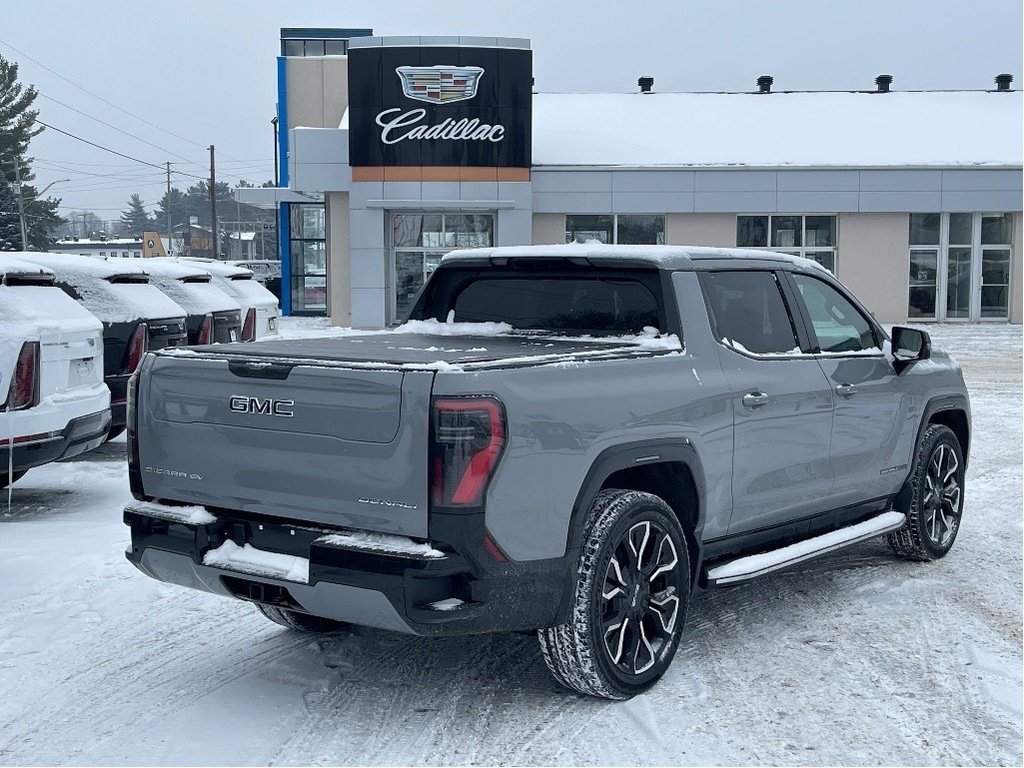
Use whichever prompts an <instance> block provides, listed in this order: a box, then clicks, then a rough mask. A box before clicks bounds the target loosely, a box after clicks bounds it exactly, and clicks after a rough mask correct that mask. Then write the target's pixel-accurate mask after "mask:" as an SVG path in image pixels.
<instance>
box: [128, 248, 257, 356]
mask: <svg viewBox="0 0 1024 768" xmlns="http://www.w3.org/2000/svg"><path fill="white" fill-rule="evenodd" d="M109 261H111V262H129V261H130V260H129V259H121V258H117V259H109ZM132 263H134V264H138V263H139V262H138V261H135V262H132ZM143 266H144V269H145V270H146V272H147V273H149V281H150V283H152V284H153V285H155V286H156V287H157V288H159V289H160V290H161V291H162V292H163V293H164V295H166V296H167V297H168V298H169V299H171V300H172V301H173V302H174V303H175V304H178V305H180V306H181V308H182V309H184V310H185V325H186V329H187V332H188V343H189V344H214V343H227V342H231V341H240V340H241V338H242V307H241V305H240V304H239V303H238V301H236V300H235V299H233V298H232V297H231V296H228V295H227V294H226V293H224V291H222V290H221V289H220V288H218V287H217V286H216V285H214V284H213V282H212V281H213V277H212V276H211V275H210V273H209V272H207V271H205V270H203V269H202V267H200V266H199V265H198V264H189V263H188V262H181V261H178V260H177V259H172V258H155V259H146V261H145V263H144V265H143Z"/></svg>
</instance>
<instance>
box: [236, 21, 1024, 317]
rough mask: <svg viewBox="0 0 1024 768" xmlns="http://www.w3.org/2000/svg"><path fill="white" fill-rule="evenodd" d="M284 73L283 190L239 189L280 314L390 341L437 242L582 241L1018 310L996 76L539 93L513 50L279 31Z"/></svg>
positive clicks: (929, 304) (1017, 117)
mask: <svg viewBox="0 0 1024 768" xmlns="http://www.w3.org/2000/svg"><path fill="white" fill-rule="evenodd" d="M638 74H639V73H638ZM277 78H278V103H277V115H276V118H275V119H274V121H273V123H274V130H275V142H276V149H277V153H278V181H279V185H278V187H277V188H276V189H240V190H236V196H237V197H238V199H239V200H240V201H242V202H247V203H252V204H258V205H263V206H266V207H276V208H277V209H278V232H279V238H280V248H281V260H282V276H283V277H282V282H283V284H282V294H283V296H282V309H283V310H284V312H285V313H286V314H327V315H329V316H330V318H331V320H332V322H333V323H335V324H338V325H352V326H355V327H360V328H376V327H382V326H385V325H387V324H389V323H392V322H394V321H396V320H401V319H402V318H403V316H404V313H405V312H406V311H407V310H408V308H409V306H410V304H411V302H412V300H413V298H414V297H415V295H416V293H417V291H418V290H419V288H420V286H421V285H422V284H423V281H424V280H425V279H426V277H427V276H428V275H429V274H430V272H431V271H432V270H433V269H434V268H435V267H436V266H437V264H438V263H439V261H440V259H441V257H442V256H443V255H444V254H445V253H446V252H447V251H449V250H453V249H455V248H467V247H475V246H491V245H498V246H501V245H521V244H527V243H537V244H540V243H563V242H571V241H573V240H587V239H591V238H596V239H598V240H601V241H602V242H607V243H650V244H661V243H668V244H680V245H684V244H685V245H712V246H744V247H753V248H768V249H773V250H780V251H785V252H788V253H794V254H799V255H801V256H806V257H808V258H812V259H815V260H817V261H819V262H820V263H822V264H823V265H824V266H826V267H827V268H828V269H830V270H832V271H833V272H834V273H835V274H836V275H837V276H838V277H839V278H840V279H841V280H842V281H843V282H845V283H846V284H847V285H849V286H850V287H851V288H852V289H853V290H854V291H855V292H856V293H857V294H858V296H859V297H860V298H861V299H862V300H863V301H864V302H865V304H866V305H867V306H869V307H870V308H871V309H872V310H873V311H874V313H875V314H876V316H877V317H878V318H879V319H880V320H882V321H883V322H890V323H891V322H904V321H907V320H909V321H910V322H915V323H917V322H926V321H963V322H982V321H985V322H1013V323H1020V322H1021V320H1022V311H1021V296H1022V284H1021V238H1022V232H1021V225H1022V221H1021V208H1022V203H1021V200H1022V183H1021V182H1022V118H1021V115H1022V102H1021V92H1020V91H1019V90H1014V89H1013V87H1012V78H1010V76H1008V75H1000V76H999V77H997V78H996V82H995V85H994V86H993V87H992V88H991V89H988V90H981V89H979V90H976V91H898V90H894V89H893V88H892V87H891V86H892V84H893V79H892V78H891V77H889V76H887V75H880V76H879V77H878V78H876V80H875V83H874V84H871V85H872V87H870V88H866V89H865V90H864V91H853V92H851V91H815V92H801V91H786V90H780V89H778V88H776V87H775V84H774V83H773V82H772V79H771V78H770V77H768V76H762V77H760V78H757V81H756V85H755V86H754V87H752V89H751V91H750V92H745V93H717V92H706V93H667V92H664V93H663V92H660V91H659V90H658V88H657V84H656V83H655V82H654V81H653V78H649V77H641V78H640V79H639V80H638V81H637V89H636V91H635V92H633V93H599V94H594V93H586V94H583V93H543V92H538V91H537V90H536V89H535V85H534V80H533V67H532V52H531V49H530V42H529V41H528V40H523V39H514V38H501V37H498V38H487V37H375V36H373V35H372V32H371V30H355V29H285V30H282V34H281V56H280V57H279V58H278V61H277ZM979 85H980V86H984V85H985V84H979Z"/></svg>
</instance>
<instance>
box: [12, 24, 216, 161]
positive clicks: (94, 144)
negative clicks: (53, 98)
mask: <svg viewBox="0 0 1024 768" xmlns="http://www.w3.org/2000/svg"><path fill="white" fill-rule="evenodd" d="M0 42H2V41H0ZM36 122H37V123H39V125H41V126H43V127H44V128H49V129H50V130H51V131H56V132H57V133H63V134H64V135H65V136H70V137H71V138H72V139H77V140H78V141H80V142H82V143H83V144H88V145H89V146H92V147H96V148H97V149H102V150H103V151H104V152H109V153H110V154H112V155H117V156H118V157H123V158H125V159H126V160H134V161H135V162H136V163H141V164H142V165H148V166H149V167H150V168H156V169H157V170H160V171H163V170H165V169H164V166H162V165H157V164H156V163H148V162H146V161H145V160H139V158H137V157H132V156H131V155H126V154H125V153H124V152H118V151H117V150H116V149H110V148H109V147H104V146H103V145H102V144H97V143H96V142H94V141H89V140H88V139H83V138H82V137H81V136H76V135H75V134H73V133H68V132H67V131H63V130H61V129H60V128H56V127H54V126H52V125H50V124H49V123H44V122H43V121H42V120H39V119H36ZM171 173H176V174H178V175H179V176H188V177H189V178H191V179H199V180H200V181H206V178H205V177H204V176H196V175H195V174H192V173H185V172H184V171H171Z"/></svg>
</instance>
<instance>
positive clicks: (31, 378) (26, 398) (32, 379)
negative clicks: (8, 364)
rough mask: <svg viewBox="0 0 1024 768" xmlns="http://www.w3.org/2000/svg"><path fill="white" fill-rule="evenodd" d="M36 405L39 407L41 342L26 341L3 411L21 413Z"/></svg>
mask: <svg viewBox="0 0 1024 768" xmlns="http://www.w3.org/2000/svg"><path fill="white" fill-rule="evenodd" d="M35 405H39V342H38V341H26V342H25V343H24V344H22V345H21V352H20V353H19V354H18V363H17V365H16V366H15V367H14V378H12V379H11V387H10V389H9V390H8V391H7V402H5V403H4V406H3V409H4V410H5V411H20V410H23V409H25V408H31V407H33V406H35Z"/></svg>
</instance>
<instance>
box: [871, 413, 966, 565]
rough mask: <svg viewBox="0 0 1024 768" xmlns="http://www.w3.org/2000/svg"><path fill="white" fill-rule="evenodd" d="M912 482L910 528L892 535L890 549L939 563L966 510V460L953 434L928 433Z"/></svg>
mask: <svg viewBox="0 0 1024 768" xmlns="http://www.w3.org/2000/svg"><path fill="white" fill-rule="evenodd" d="M910 482H911V484H912V486H913V492H914V495H913V498H912V500H911V502H910V509H909V510H908V512H907V524H906V525H905V526H904V527H903V528H901V529H900V530H898V531H896V532H895V533H890V534H889V536H888V540H889V546H890V547H892V550H893V551H894V552H895V553H896V554H897V555H900V556H901V557H906V558H908V559H910V560H937V559H938V558H940V557H942V556H944V555H945V554H946V553H947V552H949V550H950V549H952V548H953V542H954V541H956V535H957V533H958V532H959V531H960V517H961V515H962V513H963V508H964V493H963V488H964V457H963V451H962V450H961V448H960V441H959V440H957V438H956V435H955V434H954V433H953V430H951V429H950V428H949V427H946V426H944V425H942V424H931V425H929V426H928V428H927V429H925V431H924V434H923V435H921V443H920V445H919V446H918V451H917V458H916V459H915V464H914V473H913V475H912V476H911V480H910Z"/></svg>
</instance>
